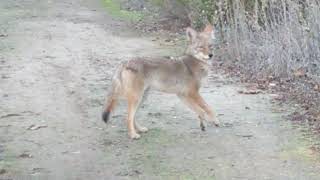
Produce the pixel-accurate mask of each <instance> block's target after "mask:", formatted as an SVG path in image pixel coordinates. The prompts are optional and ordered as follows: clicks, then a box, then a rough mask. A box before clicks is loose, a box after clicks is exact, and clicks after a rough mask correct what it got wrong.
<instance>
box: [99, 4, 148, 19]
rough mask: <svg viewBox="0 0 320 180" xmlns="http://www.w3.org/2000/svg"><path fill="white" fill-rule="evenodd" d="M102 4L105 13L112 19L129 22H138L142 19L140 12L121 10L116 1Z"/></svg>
mask: <svg viewBox="0 0 320 180" xmlns="http://www.w3.org/2000/svg"><path fill="white" fill-rule="evenodd" d="M103 2H104V5H105V7H106V9H107V11H108V12H109V13H110V15H111V16H113V17H116V18H120V19H125V20H130V21H139V20H141V19H142V18H143V13H142V12H138V11H127V10H123V9H121V6H120V2H119V1H117V0H103Z"/></svg>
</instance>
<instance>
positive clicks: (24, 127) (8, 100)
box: [0, 0, 320, 180]
mask: <svg viewBox="0 0 320 180" xmlns="http://www.w3.org/2000/svg"><path fill="white" fill-rule="evenodd" d="M0 23H1V24H0V25H1V29H0V42H1V44H0V50H1V52H0V98H1V101H0V143H1V144H0V179H26V178H27V179H68V180H70V179H148V180H149V179H218V180H231V179H243V180H249V179H250V180H251V179H252V180H257V179H270V180H278V179H279V180H286V179H288V180H289V179H290V180H295V179H296V180H302V179H305V180H312V179H314V180H319V179H320V171H319V158H318V157H317V153H315V152H313V151H312V149H310V148H309V145H308V141H309V140H308V138H307V137H305V136H304V135H303V134H302V133H301V130H298V129H296V128H293V127H292V126H291V125H290V123H289V122H286V121H285V120H283V115H285V114H286V113H285V112H288V111H289V110H287V108H284V107H277V106H274V105H272V104H271V103H270V95H267V94H258V95H245V94H239V93H238V90H239V89H242V87H241V86H240V85H236V84H235V83H233V82H232V81H230V80H228V79H226V78H223V77H222V76H219V75H217V74H211V75H210V78H209V83H208V85H206V86H205V87H204V88H203V89H202V90H201V93H202V94H203V96H204V97H205V99H206V100H207V101H208V103H209V104H210V105H212V106H213V107H214V108H215V110H216V111H217V113H218V114H219V118H220V120H221V122H222V123H223V126H222V127H220V128H215V127H207V131H206V132H201V131H200V128H199V124H198V120H197V117H196V115H195V114H193V113H192V112H191V111H189V110H188V109H187V107H185V106H184V105H183V104H182V103H181V102H180V101H179V100H178V98H176V97H175V96H174V95H166V94H162V93H159V92H151V93H150V95H149V97H148V99H147V100H146V101H145V102H144V103H143V105H142V107H141V108H140V110H139V111H138V114H137V120H138V121H139V122H140V123H142V124H144V125H145V126H147V127H149V129H150V130H149V132H148V133H146V134H142V138H141V139H139V140H137V141H133V140H130V139H129V138H128V136H127V130H126V126H125V120H124V119H125V116H126V104H125V103H120V104H119V106H118V107H117V109H116V111H115V112H114V113H113V115H112V118H111V121H110V123H109V124H108V125H105V124H104V123H103V122H102V120H101V112H102V107H103V104H104V100H105V95H106V93H107V89H108V88H109V85H110V82H111V81H110V80H111V75H112V74H113V72H114V70H115V67H116V66H117V64H119V62H120V61H121V60H126V59H129V58H130V57H135V56H160V55H167V54H172V53H173V51H174V50H172V47H163V46H160V45H159V43H158V42H157V41H152V39H153V37H143V36H141V35H140V36H139V35H136V34H135V33H132V32H130V29H129V28H128V27H127V26H126V25H125V24H124V23H122V22H120V21H115V20H113V19H112V18H111V17H109V16H108V15H107V12H106V10H105V9H104V8H103V5H102V4H101V2H100V1H99V0H87V1H84V0H71V1H63V0H55V1H39V0H28V1H26V0H12V1H0ZM284 109H285V110H284Z"/></svg>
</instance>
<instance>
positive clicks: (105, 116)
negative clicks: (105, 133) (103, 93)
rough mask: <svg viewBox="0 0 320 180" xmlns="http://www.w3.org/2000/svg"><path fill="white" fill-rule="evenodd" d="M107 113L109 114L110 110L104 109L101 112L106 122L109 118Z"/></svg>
mask: <svg viewBox="0 0 320 180" xmlns="http://www.w3.org/2000/svg"><path fill="white" fill-rule="evenodd" d="M109 115H110V112H109V111H104V112H103V114H102V120H103V121H104V122H105V123H107V122H108V120H109Z"/></svg>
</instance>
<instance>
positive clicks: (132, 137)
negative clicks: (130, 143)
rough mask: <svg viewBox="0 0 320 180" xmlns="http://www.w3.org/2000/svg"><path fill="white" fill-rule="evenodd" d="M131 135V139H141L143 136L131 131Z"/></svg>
mask: <svg viewBox="0 0 320 180" xmlns="http://www.w3.org/2000/svg"><path fill="white" fill-rule="evenodd" d="M129 136H130V138H131V139H139V138H140V137H141V136H140V134H138V133H131V134H129Z"/></svg>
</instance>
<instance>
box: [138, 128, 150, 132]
mask: <svg viewBox="0 0 320 180" xmlns="http://www.w3.org/2000/svg"><path fill="white" fill-rule="evenodd" d="M148 130H149V129H148V128H146V127H139V129H138V131H139V132H142V133H146V132H148Z"/></svg>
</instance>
